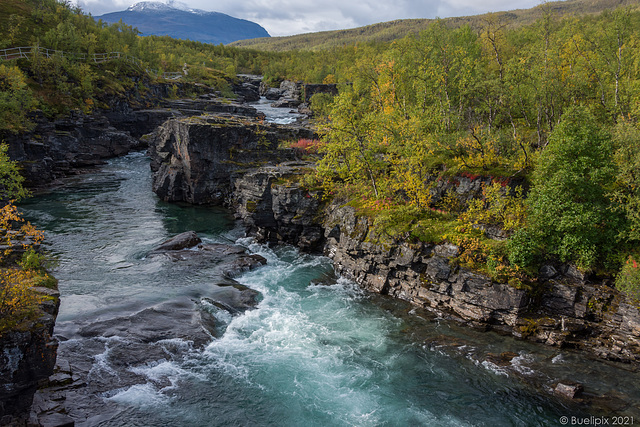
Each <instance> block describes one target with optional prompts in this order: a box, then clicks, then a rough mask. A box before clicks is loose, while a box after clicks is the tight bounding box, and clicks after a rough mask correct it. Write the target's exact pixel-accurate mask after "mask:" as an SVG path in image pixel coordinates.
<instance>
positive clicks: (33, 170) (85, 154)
mask: <svg viewBox="0 0 640 427" xmlns="http://www.w3.org/2000/svg"><path fill="white" fill-rule="evenodd" d="M37 123H38V124H37V127H36V129H35V130H34V131H33V132H31V133H28V134H24V135H19V136H14V137H10V138H8V139H7V142H8V144H9V152H8V154H9V157H10V158H11V159H12V160H17V161H19V162H21V164H22V167H23V174H24V177H25V180H26V184H27V186H31V187H37V186H42V185H45V184H47V183H49V182H51V181H54V180H55V179H57V178H60V177H62V176H64V175H69V174H71V173H73V171H74V170H77V169H81V168H86V167H91V166H95V165H98V164H101V163H103V162H104V160H105V159H108V158H111V157H116V156H121V155H123V154H126V153H128V152H129V151H131V150H134V149H139V148H142V145H141V143H140V142H139V141H138V140H137V139H135V138H133V137H132V136H131V135H130V134H129V133H128V132H124V131H120V130H117V129H116V128H114V127H113V126H111V124H110V123H109V121H108V120H107V119H106V118H105V117H104V116H99V115H96V116H87V115H85V114H81V113H72V114H71V115H69V116H68V117H66V118H64V119H59V120H56V121H53V122H49V121H48V120H46V119H45V118H44V117H42V116H40V117H39V118H38V122H37Z"/></svg>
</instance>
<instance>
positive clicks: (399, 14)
mask: <svg viewBox="0 0 640 427" xmlns="http://www.w3.org/2000/svg"><path fill="white" fill-rule="evenodd" d="M162 1H163V2H165V3H166V2H167V1H171V0H162ZM135 2H136V0H75V1H74V3H77V4H78V5H79V6H80V7H81V8H82V9H83V10H84V11H85V12H88V13H91V14H92V15H93V16H98V15H102V14H104V13H108V12H115V11H120V10H125V9H126V8H127V7H129V6H130V5H131V4H133V3H135ZM182 2H183V3H186V4H187V5H188V6H189V7H191V8H194V9H202V10H207V11H212V12H222V13H226V14H228V15H231V16H234V17H236V18H243V19H248V20H250V21H254V22H257V23H258V24H260V25H262V26H263V27H264V28H265V29H266V30H267V31H268V32H269V34H271V35H272V36H287V35H292V34H302V33H310V32H316V31H326V30H338V29H344V28H354V27H361V26H363V25H369V24H374V23H377V22H385V21H392V20H395V19H405V18H436V17H440V18H446V17H450V16H467V15H476V14H479V13H485V12H497V11H502V10H513V9H527V8H530V7H533V6H536V5H538V4H540V3H541V0H483V1H482V2H479V1H477V0H346V1H345V0H216V1H207V0H182Z"/></svg>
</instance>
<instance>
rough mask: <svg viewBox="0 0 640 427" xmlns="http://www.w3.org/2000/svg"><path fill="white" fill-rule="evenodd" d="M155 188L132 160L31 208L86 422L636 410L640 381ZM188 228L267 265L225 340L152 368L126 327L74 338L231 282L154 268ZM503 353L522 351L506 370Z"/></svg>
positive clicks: (416, 420) (429, 421)
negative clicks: (439, 310) (445, 316)
mask: <svg viewBox="0 0 640 427" xmlns="http://www.w3.org/2000/svg"><path fill="white" fill-rule="evenodd" d="M150 180H151V178H150V171H149V165H148V159H147V158H146V157H145V156H144V155H143V154H142V153H137V154H132V155H129V156H126V157H124V158H120V159H116V160H113V161H111V162H110V163H109V164H108V165H106V166H105V167H103V168H101V169H99V170H97V171H95V173H91V174H86V175H82V176H79V177H76V178H74V179H71V180H69V181H67V182H66V183H65V185H64V186H62V187H60V188H58V189H56V190H55V191H53V192H51V193H49V194H45V195H40V196H38V197H35V198H33V199H31V200H30V201H28V202H27V203H25V204H24V205H23V206H22V209H23V211H24V212H25V215H26V216H27V217H28V218H29V219H30V220H31V221H32V222H34V223H35V225H37V226H38V227H40V228H43V229H44V230H46V240H47V245H48V248H49V249H50V250H51V251H52V252H53V254H54V255H56V256H57V258H58V266H57V267H56V268H55V272H54V274H55V275H56V277H58V278H59V280H60V291H61V294H62V298H61V300H62V304H61V309H60V315H59V318H58V324H57V326H56V333H57V335H58V337H59V339H60V341H61V344H60V353H61V355H62V356H64V357H65V358H66V359H67V360H68V361H69V363H70V367H71V370H72V371H76V370H77V372H79V375H84V381H85V382H86V384H88V386H87V387H84V388H81V389H80V391H78V390H76V391H75V393H76V394H75V395H72V394H70V395H69V397H68V398H67V405H68V408H69V409H68V411H69V413H70V415H72V416H73V417H74V418H76V420H77V423H76V425H101V426H128V425H131V426H263V425H264V426H267V425H269V426H305V427H310V426H430V425H434V426H529V425H531V426H536V425H540V426H546V425H548V426H554V425H563V424H562V422H561V420H562V421H564V419H562V418H561V417H563V416H566V417H569V420H570V419H571V417H574V419H576V420H578V419H583V418H585V417H590V416H603V415H605V416H609V415H613V414H614V413H626V414H633V413H634V412H635V411H637V409H638V408H637V405H638V403H637V402H638V401H639V400H640V396H639V392H638V387H637V384H638V379H639V376H638V374H637V373H633V372H630V371H626V370H625V369H624V368H625V367H624V366H623V367H620V366H614V365H610V364H604V363H600V362H594V361H591V360H587V359H585V358H584V357H583V356H582V355H580V354H576V353H569V352H560V351H559V350H557V349H552V348H547V347H542V346H537V345H533V344H531V343H527V342H522V341H518V340H515V339H513V338H510V337H503V336H500V335H497V334H494V333H482V332H478V331H473V330H470V329H466V328H463V327H460V326H457V325H455V324H451V323H449V322H446V321H444V320H442V319H438V318H435V317H433V316H432V315H430V314H428V313H426V312H425V313H423V312H421V311H419V310H417V309H415V308H414V307H411V306H409V305H407V304H405V303H403V302H399V301H393V300H391V299H388V298H385V297H381V296H375V295H370V294H367V293H365V292H363V291H361V290H360V289H358V287H357V286H356V285H354V284H353V283H351V282H349V281H348V280H345V279H343V278H340V277H336V276H335V275H334V273H333V267H332V264H331V262H330V260H328V259H327V258H324V257H322V256H311V255H305V254H301V253H299V252H298V251H297V250H296V249H294V248H292V247H288V246H280V247H271V248H270V247H267V246H264V245H259V244H256V243H254V242H253V241H252V240H251V239H250V238H247V237H244V236H243V234H242V230H241V229H240V227H239V225H238V224H236V223H235V222H234V220H233V218H232V217H231V216H230V214H229V212H227V211H224V210H222V209H218V208H206V207H192V206H179V205H171V204H166V203H163V202H161V201H159V200H158V199H157V197H156V196H155V195H154V194H153V193H152V192H151V190H150V188H151V182H150ZM186 230H195V231H196V232H198V233H199V235H200V236H201V237H202V238H203V239H204V240H205V241H206V242H218V243H237V244H240V245H243V246H245V247H246V248H247V250H248V251H250V252H252V253H258V254H260V255H262V256H264V257H265V258H266V259H267V260H268V263H267V265H265V266H263V267H261V268H259V269H257V270H254V271H252V272H247V273H244V274H243V275H242V276H240V277H239V278H237V280H238V282H240V283H241V284H243V285H246V286H248V287H250V288H252V289H255V290H257V291H259V292H260V293H261V297H260V298H261V299H260V302H259V304H258V306H257V307H256V308H255V309H253V310H248V311H246V312H243V313H242V312H241V313H234V314H230V313H228V312H224V311H220V310H218V311H215V310H213V311H211V312H212V313H213V315H214V316H215V317H216V319H217V322H218V324H219V325H222V326H221V328H220V333H219V334H217V336H213V335H212V336H211V337H210V338H209V339H208V342H207V343H205V345H202V346H195V345H193V343H191V342H189V340H187V339H183V338H181V339H170V338H169V339H165V340H163V341H162V342H160V343H152V344H149V345H154V346H162V350H163V351H164V353H165V354H166V356H162V355H160V356H158V353H157V352H148V353H146V351H145V352H143V353H145V354H147V355H148V356H147V357H148V359H147V358H146V357H145V354H141V355H137V356H136V357H133V355H132V354H133V353H132V352H134V351H136V350H135V348H134V347H126V345H127V342H128V341H127V340H129V339H130V338H128V337H127V335H126V333H125V331H126V328H123V329H122V331H123V332H122V333H121V334H118V333H113V332H111V333H110V334H108V336H107V335H105V334H103V335H100V334H86V333H85V334H79V333H77V331H78V330H79V328H80V327H81V326H82V327H85V326H87V325H91V324H93V323H95V322H104V321H110V320H111V319H123V318H125V319H126V318H127V316H131V315H132V314H134V313H137V312H139V311H141V310H143V309H145V308H148V307H152V306H157V305H158V304H162V303H163V302H166V301H171V300H174V299H176V298H183V297H185V296H186V297H189V298H191V299H192V300H199V301H201V300H200V299H201V297H202V296H203V295H206V294H207V292H208V291H209V289H210V287H211V284H212V283H215V282H216V280H219V278H218V277H217V275H218V274H219V273H217V272H216V271H214V269H213V268H212V267H209V266H207V265H199V266H193V265H191V266H188V267H184V266H182V265H180V263H177V262H171V261H167V260H163V259H155V258H150V257H147V254H148V252H149V251H150V250H151V249H152V248H153V247H154V246H155V245H157V244H158V243H160V242H162V241H163V240H165V239H167V238H169V237H171V236H173V235H175V234H177V233H179V232H182V231H186ZM116 348H119V349H121V350H122V349H123V348H124V349H125V350H122V351H120V352H119V353H117V352H115V350H114V349H116ZM127 348H131V350H130V351H129V352H127V350H126V349H127ZM176 348H181V349H182V350H180V351H177V350H175V349H176ZM174 350H175V351H174ZM504 352H513V353H515V354H516V355H517V356H516V357H514V358H513V359H511V360H507V361H506V362H504V363H501V362H500V361H499V359H500V358H499V357H496V355H500V354H501V353H504ZM161 353H162V352H161ZM62 356H61V357H62ZM125 359H126V363H125V362H122V360H125ZM119 360H120V362H119ZM563 379H570V380H573V381H580V382H582V383H584V384H585V389H586V391H587V392H588V393H590V394H591V395H593V396H606V397H605V398H602V399H599V400H597V402H598V403H597V405H595V406H593V405H592V406H588V405H586V404H583V403H575V402H566V401H563V400H562V399H559V398H556V397H554V396H553V395H552V394H551V393H550V392H549V390H550V389H551V388H552V387H553V385H554V384H555V383H556V382H557V381H558V380H563Z"/></svg>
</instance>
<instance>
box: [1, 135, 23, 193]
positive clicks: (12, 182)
mask: <svg viewBox="0 0 640 427" xmlns="http://www.w3.org/2000/svg"><path fill="white" fill-rule="evenodd" d="M7 149H8V147H7V144H0V203H2V202H3V201H4V202H6V201H7V200H20V199H22V198H24V197H26V196H28V194H29V193H28V192H27V190H25V188H24V187H23V186H22V182H23V181H24V178H23V177H22V175H20V171H19V170H18V165H17V164H16V162H13V161H11V159H9V156H8V155H7Z"/></svg>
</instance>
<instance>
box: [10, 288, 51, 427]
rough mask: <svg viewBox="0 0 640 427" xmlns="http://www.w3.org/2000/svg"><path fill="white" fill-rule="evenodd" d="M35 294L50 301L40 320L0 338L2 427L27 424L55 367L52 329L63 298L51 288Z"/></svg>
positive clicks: (43, 306) (42, 309) (45, 306)
mask: <svg viewBox="0 0 640 427" xmlns="http://www.w3.org/2000/svg"><path fill="white" fill-rule="evenodd" d="M34 290H35V291H36V292H40V293H42V294H44V295H45V296H46V297H47V300H46V301H45V302H44V303H43V304H42V305H41V307H40V309H39V311H38V314H39V317H38V318H37V319H36V320H35V321H33V322H30V323H29V324H28V325H22V326H21V327H20V328H16V329H14V330H11V331H7V332H4V333H2V334H1V335H0V351H1V353H0V384H2V385H1V386H0V425H7V424H15V425H21V424H24V422H25V420H26V418H27V416H28V413H29V408H30V407H31V402H32V400H33V395H34V393H35V392H36V390H37V388H38V386H39V385H40V384H41V383H42V382H43V381H46V380H47V378H48V377H49V375H51V374H52V373H53V367H54V365H55V363H56V350H57V348H58V343H57V341H56V340H55V339H54V338H53V327H54V324H55V319H56V316H57V314H58V307H59V305H60V302H59V296H60V295H59V293H58V292H57V291H56V290H52V289H48V288H35V289H34Z"/></svg>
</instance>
